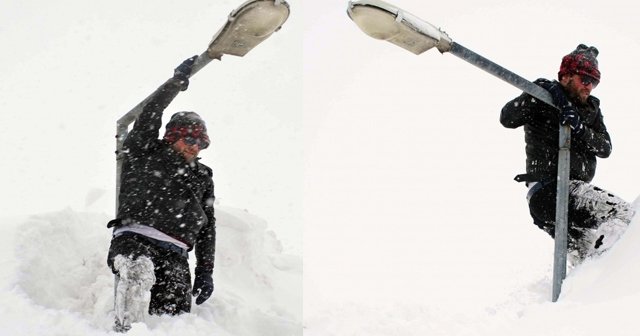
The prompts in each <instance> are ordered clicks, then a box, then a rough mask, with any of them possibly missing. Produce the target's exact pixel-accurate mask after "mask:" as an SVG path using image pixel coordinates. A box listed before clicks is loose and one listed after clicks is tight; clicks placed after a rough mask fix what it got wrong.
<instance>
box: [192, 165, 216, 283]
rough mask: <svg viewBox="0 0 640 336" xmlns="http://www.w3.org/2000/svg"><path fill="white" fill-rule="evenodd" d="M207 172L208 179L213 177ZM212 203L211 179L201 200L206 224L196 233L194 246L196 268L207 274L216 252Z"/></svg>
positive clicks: (212, 185) (213, 199)
mask: <svg viewBox="0 0 640 336" xmlns="http://www.w3.org/2000/svg"><path fill="white" fill-rule="evenodd" d="M207 172H208V175H209V176H210V177H211V176H212V175H213V174H212V172H211V170H210V169H209V168H208V167H207ZM214 201H215V195H214V184H213V179H211V183H210V184H209V185H208V187H207V189H206V191H205V193H204V196H203V199H202V206H203V208H204V212H205V214H206V215H207V223H205V224H204V227H203V228H202V229H200V232H198V238H197V240H196V246H195V254H196V263H197V267H198V268H200V269H202V270H204V271H206V272H208V273H211V272H213V264H214V260H215V251H216V218H215V212H214V208H213V203H214Z"/></svg>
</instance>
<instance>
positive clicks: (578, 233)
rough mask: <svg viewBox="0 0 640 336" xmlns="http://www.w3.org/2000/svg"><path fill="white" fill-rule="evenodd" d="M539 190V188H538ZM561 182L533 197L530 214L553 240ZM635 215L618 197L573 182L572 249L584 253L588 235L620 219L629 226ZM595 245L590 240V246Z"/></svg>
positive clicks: (546, 187)
mask: <svg viewBox="0 0 640 336" xmlns="http://www.w3.org/2000/svg"><path fill="white" fill-rule="evenodd" d="M534 188H535V187H534ZM556 193H557V183H556V182H555V181H554V182H550V183H546V184H543V185H542V187H541V188H540V189H538V190H537V191H535V192H534V193H533V194H532V195H530V199H529V212H530V214H531V217H532V218H533V222H534V223H535V224H536V225H537V226H538V227H539V228H540V229H542V230H544V231H545V232H547V233H548V234H549V235H551V237H554V236H555V220H556ZM631 216H633V211H632V210H631V206H630V204H629V203H627V202H626V201H624V200H622V199H621V198H619V197H617V196H615V195H614V194H612V193H610V192H608V191H606V190H604V189H601V188H599V187H596V186H594V185H592V184H589V183H586V182H583V181H576V180H571V181H570V182H569V204H568V217H569V218H568V219H569V237H568V238H569V242H568V243H569V249H571V250H574V251H578V252H580V253H582V252H584V251H583V249H584V248H586V247H588V246H585V240H586V239H587V238H589V237H586V234H587V233H588V232H589V231H590V230H595V229H597V228H598V227H599V226H600V225H601V224H602V223H604V222H606V221H609V220H611V219H614V218H617V219H620V220H622V221H624V222H626V223H629V221H630V220H631ZM591 243H593V242H589V241H587V242H586V244H587V245H588V244H591Z"/></svg>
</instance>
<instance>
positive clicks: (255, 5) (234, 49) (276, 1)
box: [116, 0, 289, 211]
mask: <svg viewBox="0 0 640 336" xmlns="http://www.w3.org/2000/svg"><path fill="white" fill-rule="evenodd" d="M288 17H289V4H288V3H287V2H286V1H285V0H249V1H246V2H245V3H243V4H242V5H240V6H239V7H238V8H236V9H235V10H233V11H232V12H231V14H229V17H228V19H227V22H226V23H225V24H224V26H222V28H220V30H219V31H218V32H217V33H216V34H215V35H214V36H213V39H212V40H211V42H210V43H209V46H208V47H207V50H205V51H204V52H203V53H202V54H200V55H199V56H198V58H197V59H196V61H195V63H194V65H193V68H192V71H191V77H193V75H195V74H196V72H198V71H200V69H202V68H203V67H204V66H206V65H207V64H209V62H211V61H212V60H214V59H217V60H221V58H222V56H223V55H233V56H239V57H243V56H244V55H246V54H247V53H248V52H249V51H250V50H251V49H253V48H254V47H255V46H257V45H258V44H260V43H261V42H262V41H264V40H266V39H267V38H268V37H269V36H271V34H273V33H274V32H276V31H278V30H279V29H280V27H282V25H283V24H284V22H285V21H286V20H287V18H288ZM150 98H151V95H149V96H148V97H147V98H145V99H144V100H143V101H141V102H140V103H138V105H136V106H135V107H134V108H133V109H131V111H129V112H127V113H126V114H125V115H123V116H122V117H121V118H120V119H118V121H117V122H116V161H117V168H116V211H117V208H118V195H119V194H120V175H121V173H122V159H123V157H122V145H123V143H124V139H125V138H126V137H127V134H128V129H129V125H130V124H131V123H133V122H134V121H135V120H136V118H137V117H138V116H139V115H140V113H142V109H143V108H144V106H145V104H146V103H147V101H148V100H149V99H150Z"/></svg>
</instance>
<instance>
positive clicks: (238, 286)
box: [0, 208, 302, 336]
mask: <svg viewBox="0 0 640 336" xmlns="http://www.w3.org/2000/svg"><path fill="white" fill-rule="evenodd" d="M217 219H218V222H217V234H218V245H217V251H216V269H215V271H214V282H215V285H216V289H215V292H214V296H213V299H210V300H209V301H207V302H205V303H204V304H202V305H200V306H196V305H195V304H194V308H193V310H192V313H191V314H184V315H181V316H178V317H173V318H172V317H155V316H154V317H148V318H147V320H146V323H137V324H134V325H133V328H132V330H131V331H130V332H129V334H130V335H185V336H187V335H193V336H199V335H247V336H249V335H271V336H284V335H300V334H301V333H302V322H301V321H302V259H301V258H300V257H299V256H296V255H291V254H286V253H283V246H282V243H281V242H280V241H279V240H278V238H277V237H276V235H275V233H274V232H273V231H270V230H268V229H267V224H266V223H265V222H264V221H263V220H261V219H259V218H257V217H255V216H253V215H251V214H249V213H247V212H246V211H245V210H238V209H232V208H228V209H219V210H218V213H217ZM106 221H108V217H107V216H105V215H102V214H97V213H85V212H76V211H73V210H70V209H66V210H61V211H58V212H53V213H46V214H40V215H32V216H29V217H28V218H26V219H22V220H18V219H9V218H6V219H2V220H1V223H0V224H1V225H0V227H1V229H0V230H1V231H0V246H1V248H2V251H1V252H2V253H1V255H2V257H1V260H0V264H1V265H2V271H1V272H0V301H1V302H2V305H1V306H0V316H2V317H1V318H0V335H78V336H84V335H87V336H88V335H107V334H111V333H113V331H111V328H112V326H113V319H114V315H113V275H112V274H111V272H110V270H109V269H108V268H107V267H106V266H105V265H106V252H107V247H108V246H109V240H110V233H109V230H107V229H106V227H105V223H106ZM191 257H192V258H193V255H191ZM193 266H194V265H192V267H193Z"/></svg>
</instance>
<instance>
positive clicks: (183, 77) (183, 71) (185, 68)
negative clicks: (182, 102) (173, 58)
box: [173, 55, 198, 91]
mask: <svg viewBox="0 0 640 336" xmlns="http://www.w3.org/2000/svg"><path fill="white" fill-rule="evenodd" d="M197 58H198V55H195V56H192V57H190V58H187V59H186V60H184V62H182V63H180V65H178V67H177V68H175V70H174V71H173V78H176V79H178V80H180V84H181V85H182V87H181V88H180V89H181V90H182V91H184V90H186V89H187V88H188V87H189V77H190V76H191V71H192V70H193V64H194V63H195V62H196V59H197Z"/></svg>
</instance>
